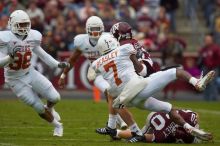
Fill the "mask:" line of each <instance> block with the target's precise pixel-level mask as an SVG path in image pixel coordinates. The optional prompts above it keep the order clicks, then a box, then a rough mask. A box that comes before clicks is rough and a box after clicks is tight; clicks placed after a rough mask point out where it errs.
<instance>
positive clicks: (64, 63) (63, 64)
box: [58, 62, 70, 68]
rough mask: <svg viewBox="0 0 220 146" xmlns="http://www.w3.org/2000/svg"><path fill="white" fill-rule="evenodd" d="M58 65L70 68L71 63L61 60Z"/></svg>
mask: <svg viewBox="0 0 220 146" xmlns="http://www.w3.org/2000/svg"><path fill="white" fill-rule="evenodd" d="M58 67H59V68H66V67H67V68H69V67H70V64H69V63H68V62H60V63H59V64H58Z"/></svg>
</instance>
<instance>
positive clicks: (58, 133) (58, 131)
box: [53, 125, 63, 137]
mask: <svg viewBox="0 0 220 146" xmlns="http://www.w3.org/2000/svg"><path fill="white" fill-rule="evenodd" d="M53 136H58V137H62V136H63V125H60V126H58V127H55V128H54V132H53Z"/></svg>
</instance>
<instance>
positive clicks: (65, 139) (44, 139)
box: [0, 137, 109, 146]
mask: <svg viewBox="0 0 220 146" xmlns="http://www.w3.org/2000/svg"><path fill="white" fill-rule="evenodd" d="M2 139H3V140H19V139H18V138H2ZM22 140H23V141H80V142H109V140H100V139H97V140H96V139H93V140H88V139H76V138H61V137H57V138H56V139H54V138H51V139H49V138H36V139H35V138H23V139H22ZM2 144H8V145H6V146H14V145H10V143H2ZM0 146H1V143H0Z"/></svg>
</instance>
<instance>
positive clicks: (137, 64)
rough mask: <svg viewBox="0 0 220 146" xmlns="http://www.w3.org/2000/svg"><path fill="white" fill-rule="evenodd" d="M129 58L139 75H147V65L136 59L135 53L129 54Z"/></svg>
mask: <svg viewBox="0 0 220 146" xmlns="http://www.w3.org/2000/svg"><path fill="white" fill-rule="evenodd" d="M130 59H131V61H132V62H133V65H134V68H135V71H136V72H137V73H138V74H139V75H141V76H146V75H147V67H146V66H145V64H144V63H143V62H142V61H138V59H137V57H136V54H131V56H130Z"/></svg>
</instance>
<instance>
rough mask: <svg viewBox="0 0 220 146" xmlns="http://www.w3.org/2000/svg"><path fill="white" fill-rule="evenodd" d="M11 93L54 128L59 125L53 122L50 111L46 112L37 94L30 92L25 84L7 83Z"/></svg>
mask: <svg viewBox="0 0 220 146" xmlns="http://www.w3.org/2000/svg"><path fill="white" fill-rule="evenodd" d="M8 84H9V86H10V88H11V89H12V91H13V92H14V93H15V94H16V96H17V97H18V98H19V99H20V100H21V101H22V102H23V103H25V104H26V105H28V106H31V107H32V108H33V109H34V110H35V111H36V112H37V113H38V114H39V116H40V117H41V118H42V119H44V120H46V121H47V122H49V123H51V124H52V125H54V126H57V125H59V123H58V122H57V121H56V120H54V118H53V116H52V114H51V112H50V111H48V110H47V109H46V108H45V107H44V105H43V103H42V102H41V100H40V99H39V97H38V95H37V93H35V92H34V91H33V90H32V87H31V86H30V85H29V84H28V83H25V82H22V81H20V80H15V81H11V82H9V83H8Z"/></svg>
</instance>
